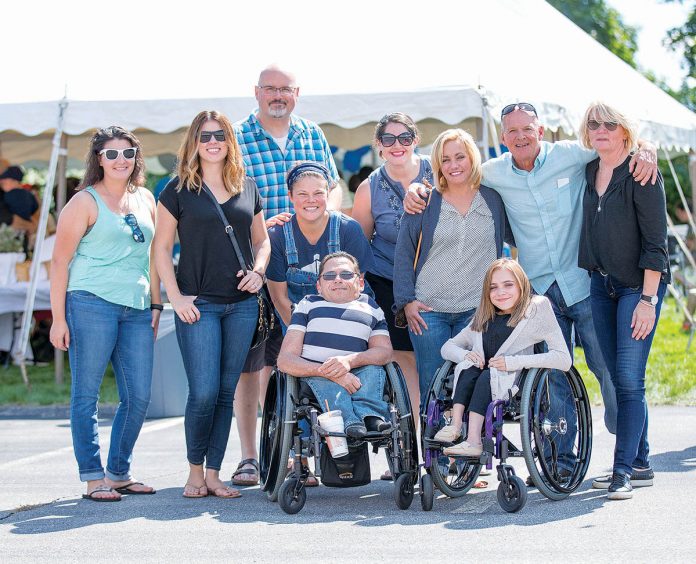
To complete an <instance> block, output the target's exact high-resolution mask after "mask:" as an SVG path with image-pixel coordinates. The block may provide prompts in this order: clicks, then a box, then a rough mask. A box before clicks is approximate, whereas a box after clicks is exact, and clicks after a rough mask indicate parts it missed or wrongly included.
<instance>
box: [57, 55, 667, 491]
mask: <svg viewBox="0 0 696 564" xmlns="http://www.w3.org/2000/svg"><path fill="white" fill-rule="evenodd" d="M298 95H299V88H298V86H297V85H296V83H295V79H294V77H293V75H292V74H291V73H289V72H287V71H285V70H283V69H280V68H278V67H269V68H266V69H264V70H263V71H262V72H261V74H260V76H259V81H258V85H256V86H255V96H256V99H257V101H258V109H257V110H256V111H254V112H253V113H252V114H251V115H250V116H249V117H248V118H247V119H245V120H243V121H241V122H239V123H237V124H234V125H233V124H231V123H230V121H229V120H228V118H227V117H225V116H223V115H221V114H219V113H218V112H214V111H204V112H201V113H200V114H198V115H197V116H196V117H195V119H194V120H193V122H192V123H191V126H190V127H189V129H188V131H187V133H186V134H185V137H184V141H183V143H182V145H181V148H180V150H179V154H178V160H177V170H176V173H177V174H176V177H175V178H174V179H173V180H172V181H171V182H170V183H169V184H168V185H167V187H166V188H165V189H164V190H163V191H162V193H161V194H160V196H159V201H158V203H155V200H154V198H153V197H152V195H151V193H150V192H149V191H148V190H146V189H145V188H143V183H142V174H143V155H142V148H141V145H140V142H139V141H138V139H137V138H136V137H135V136H134V135H133V134H132V133H131V132H128V131H126V130H124V129H122V128H120V127H117V126H113V127H109V128H106V129H101V130H99V131H97V133H96V134H95V135H94V137H93V138H92V141H91V144H90V151H89V155H88V158H87V172H86V174H85V178H84V179H83V181H82V185H81V187H82V190H81V191H80V192H79V193H78V194H77V195H76V196H75V197H74V198H73V199H72V200H71V201H70V203H69V204H68V205H67V206H66V207H65V208H64V210H63V212H62V214H61V216H60V219H59V222H58V230H57V240H56V245H55V250H54V255H53V267H52V275H51V303H52V309H53V327H52V330H51V341H52V343H53V344H54V346H56V347H58V348H61V349H63V350H68V352H69V356H70V365H71V372H72V393H71V399H72V401H71V428H72V434H73V443H74V449H75V455H76V458H77V461H78V466H79V472H80V479H81V480H82V481H85V482H87V492H86V494H85V495H84V497H86V498H89V499H91V500H94V501H118V500H120V499H121V496H122V495H124V494H141V495H148V494H153V493H155V490H154V489H153V488H152V487H150V486H147V485H145V484H142V483H141V482H138V481H136V480H135V478H134V477H133V476H132V474H131V471H130V463H131V457H132V452H133V447H134V444H135V441H136V439H137V436H138V433H139V431H140V428H141V426H142V424H143V421H144V418H145V414H146V410H147V405H148V402H149V394H150V381H151V376H152V362H153V345H154V339H155V336H156V332H157V326H158V321H159V315H160V312H161V311H162V300H161V296H160V281H161V284H162V285H163V286H164V289H165V291H166V296H167V299H168V301H169V302H170V303H171V305H172V308H173V309H174V311H175V313H176V318H175V321H176V333H177V339H178V343H179V347H180V349H181V353H182V358H183V361H184V367H185V370H186V374H187V378H188V382H189V396H188V400H187V405H186V413H185V424H184V426H185V434H186V448H187V459H188V463H189V476H188V479H187V481H186V484H185V487H184V492H183V495H184V497H190V498H198V497H205V496H208V495H213V496H217V497H223V498H236V497H239V496H240V495H241V493H240V491H239V490H238V489H236V488H234V487H232V486H228V485H226V484H225V482H224V481H223V480H222V478H221V477H220V470H221V465H222V461H223V456H224V453H225V449H226V446H227V442H228V438H229V434H230V431H231V423H232V413H233V411H234V414H235V415H236V418H237V426H238V430H239V436H240V444H241V451H242V460H241V462H240V463H239V465H238V467H237V469H236V471H235V472H234V474H233V477H232V485H251V484H255V483H257V482H258V462H257V458H258V455H257V451H256V441H255V434H256V420H257V410H258V404H259V402H261V403H262V404H263V401H264V396H265V388H266V386H267V383H268V378H269V375H270V372H271V369H272V367H274V366H276V365H277V366H278V367H279V368H280V369H281V370H283V371H285V372H287V373H289V374H292V375H294V376H298V377H307V382H308V384H309V385H310V387H311V388H312V390H313V392H314V393H315V395H316V396H317V397H318V398H320V399H322V404H324V401H323V400H326V404H327V405H329V406H330V408H338V409H341V411H342V412H344V418H345V421H346V432H347V434H349V435H351V436H354V437H361V436H364V434H365V433H366V432H368V431H373V430H383V429H386V428H388V426H389V423H388V422H387V421H386V415H387V414H386V412H385V405H384V402H383V401H381V394H382V387H383V385H384V371H383V370H381V366H382V365H384V364H386V363H387V362H389V361H390V360H394V361H396V362H398V364H399V365H400V366H401V368H402V370H403V372H404V375H405V379H406V383H407V386H408V390H409V394H410V397H411V400H412V403H413V410H414V413H415V412H418V409H419V407H418V404H419V398H420V403H422V402H423V398H424V396H425V395H426V394H427V392H428V386H429V384H430V379H431V378H432V377H433V375H434V373H435V371H436V370H437V368H438V367H439V366H440V364H441V363H442V362H443V359H449V360H452V361H455V362H457V363H458V366H457V377H458V380H457V385H456V386H455V392H454V394H455V397H454V400H455V402H454V403H455V410H454V417H453V419H452V424H451V425H449V426H447V427H445V428H443V429H442V430H441V431H440V433H441V434H442V437H441V438H444V439H447V440H450V441H451V442H454V443H456V444H454V446H452V447H450V451H448V454H452V455H464V456H468V455H476V454H477V453H478V454H480V452H481V448H482V447H481V439H480V429H481V423H482V421H483V418H482V414H483V413H485V406H486V405H487V403H488V402H490V398H491V397H492V395H491V394H492V391H491V387H492V386H493V384H494V381H496V382H497V381H498V378H497V375H499V374H505V373H510V372H515V371H517V370H520V369H522V368H526V367H531V366H544V367H549V368H557V369H561V370H567V369H568V368H569V366H570V364H571V359H572V352H573V340H574V335H577V336H578V337H579V339H580V340H581V342H582V345H583V347H584V349H585V353H586V358H587V362H588V365H589V367H590V369H591V370H592V371H593V372H594V374H595V376H596V377H597V379H598V380H599V382H600V385H601V390H602V396H603V399H604V404H605V424H606V426H607V428H608V430H609V431H610V432H612V433H615V434H616V450H615V460H614V468H613V473H612V475H611V476H608V477H607V476H604V477H601V478H598V479H597V480H595V481H594V483H593V485H594V486H595V487H598V488H599V487H601V488H608V489H609V494H608V495H609V497H610V498H612V499H624V498H627V497H630V496H631V495H632V485H633V486H636V485H651V484H652V478H653V473H652V470H651V468H650V463H649V458H648V441H647V404H646V401H645V366H646V362H647V358H648V353H649V350H650V344H651V341H652V338H653V336H654V332H655V325H656V323H657V319H658V317H659V311H660V306H661V303H662V299H663V296H664V291H665V287H666V284H667V283H668V282H669V277H670V273H669V264H668V257H667V247H666V210H665V196H664V188H663V185H662V179H661V176H660V174H659V171H658V170H657V167H656V164H655V163H656V149H655V147H654V146H652V145H651V144H650V143H647V142H639V141H638V140H637V138H636V134H635V126H634V125H633V124H632V122H630V121H629V120H628V119H627V118H626V117H625V116H623V115H622V114H621V113H620V112H619V111H618V110H616V109H614V108H611V107H609V106H606V105H604V104H601V103H596V104H592V105H591V106H590V107H589V108H588V110H587V114H586V116H585V118H584V121H583V124H582V135H581V138H582V145H583V146H581V145H580V144H578V143H575V142H560V143H555V144H552V143H547V142H545V141H543V135H544V128H543V126H542V125H541V124H540V122H539V119H538V116H537V112H536V110H535V108H534V107H533V106H532V105H531V104H528V103H514V104H510V105H509V106H506V107H505V108H503V111H502V115H501V129H502V140H503V142H504V144H505V145H506V146H507V148H508V149H509V152H507V153H505V154H504V155H503V156H502V157H499V158H497V159H493V160H491V161H488V162H486V163H482V162H481V157H480V152H479V150H478V148H477V146H476V143H475V141H474V140H473V138H472V137H471V136H470V135H469V134H468V133H466V132H465V131H463V130H460V129H449V130H447V131H444V132H443V133H441V134H440V135H439V136H438V138H437V139H436V140H435V143H434V145H433V148H432V155H431V157H430V158H428V157H426V156H423V155H420V154H419V153H418V152H417V151H416V148H417V146H418V144H419V142H420V135H419V132H418V128H417V126H416V124H415V123H414V121H413V120H412V119H411V118H410V117H409V116H407V115H404V114H402V113H392V114H388V115H386V116H384V117H383V118H382V119H381V120H379V122H378V124H377V127H376V130H375V138H374V147H375V150H376V151H377V152H378V154H379V156H380V157H381V158H382V160H383V161H384V162H383V164H382V165H381V166H380V167H379V168H378V169H376V170H375V171H373V172H372V174H371V175H370V176H369V177H368V178H367V179H366V180H364V181H363V182H362V183H361V184H360V186H359V187H358V189H357V191H356V194H355V200H354V203H353V209H352V218H351V217H348V216H346V215H343V214H341V213H339V212H338V211H335V210H338V209H340V206H341V191H340V189H336V187H337V181H338V173H337V170H336V166H335V164H334V161H333V158H332V156H331V151H330V148H329V145H328V143H327V141H326V139H325V137H324V135H323V133H322V131H321V129H320V128H319V127H318V126H317V125H316V124H314V123H312V122H309V121H307V120H304V119H302V118H300V117H298V116H296V115H295V114H294V113H293V110H294V106H295V102H296V100H297V97H298ZM177 235H178V238H179V241H180V245H181V250H180V258H179V263H178V266H177V269H176V272H175V269H174V267H173V264H172V260H171V256H172V247H173V245H174V241H175V237H176V236H177ZM506 242H507V243H509V244H510V245H514V246H515V247H516V248H517V249H518V253H519V254H518V261H513V260H510V259H504V258H501V257H502V256H503V249H504V243H506ZM588 273H589V274H590V275H588ZM265 287H267V289H268V292H269V294H270V297H271V300H272V303H273V306H274V308H275V310H276V314H277V317H278V323H276V324H274V325H273V329H272V331H271V333H270V335H269V337H268V339H267V340H266V341H265V342H264V343H263V344H262V345H260V346H255V347H251V345H252V340H253V339H254V334H255V332H256V330H257V322H258V316H259V303H260V300H259V299H258V296H257V294H258V293H259V292H261V291H264V288H265ZM94 335H99V337H100V338H99V339H95V338H94ZM542 342H543V343H545V344H546V352H544V353H541V354H537V355H535V354H533V353H534V350H533V345H535V344H539V343H542ZM109 361H111V362H112V365H113V367H114V372H115V375H116V380H117V385H118V390H119V395H120V399H121V402H120V404H119V407H118V410H117V413H116V416H115V418H114V422H113V427H112V440H111V444H110V449H109V454H108V458H107V464H106V469H104V467H103V466H102V462H101V457H100V452H99V447H98V444H99V443H98V434H97V400H98V391H99V385H100V383H101V380H102V378H103V374H104V371H105V369H106V366H107V364H108V362H109ZM467 410H468V411H469V422H470V424H469V432H468V436H467V437H465V439H466V440H463V441H461V442H458V443H457V441H458V440H459V439H460V438H461V434H462V425H461V421H462V417H463V415H464V412H465V411H467ZM303 463H306V461H303ZM386 477H388V476H385V478H386ZM311 478H312V477H310V480H311ZM307 485H316V479H314V484H312V483H311V481H310V482H309V483H308V484H307Z"/></svg>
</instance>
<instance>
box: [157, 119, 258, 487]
mask: <svg viewBox="0 0 696 564" xmlns="http://www.w3.org/2000/svg"><path fill="white" fill-rule="evenodd" d="M204 184H205V186H207V187H208V188H209V189H210V191H211V192H212V194H213V195H214V197H215V199H216V200H217V201H218V203H219V204H220V206H221V207H222V210H223V212H224V214H225V217H226V218H227V221H228V222H229V225H231V226H232V228H233V229H234V233H235V235H236V238H237V241H238V242H239V246H240V249H241V252H242V255H243V257H244V261H245V262H246V264H247V265H253V267H252V268H251V269H249V270H248V271H247V270H246V265H243V264H239V261H238V260H237V257H236V254H235V252H234V247H233V246H232V243H231V241H230V240H229V238H228V236H227V234H226V233H225V228H224V226H223V224H222V221H221V220H220V217H219V216H218V214H217V210H216V207H215V205H214V203H213V202H212V200H211V199H210V197H209V195H208V194H206V193H205V191H204V190H203V185H204ZM157 211H158V221H157V231H156V234H155V242H154V245H153V247H154V253H155V263H156V265H157V270H158V272H159V273H160V277H161V279H162V282H163V283H164V287H165V288H166V290H167V296H168V297H169V301H170V302H171V304H172V307H173V308H174V310H175V312H176V318H175V321H176V334H177V339H178V341H179V348H180V349H181V356H182V358H183V360H184V367H185V368H186V376H187V378H188V383H189V395H188V401H187V403H186V414H185V420H184V429H185V432H186V450H187V458H188V462H189V466H190V471H189V477H188V480H187V482H186V486H185V487H184V494H183V495H184V497H205V496H207V495H214V496H216V497H224V498H234V497H239V496H240V495H241V494H240V493H239V491H238V490H236V489H233V488H229V487H227V486H225V484H224V483H223V482H222V481H221V480H220V476H219V475H220V466H221V465H222V459H223V456H224V453H225V449H226V447H227V440H228V437H229V434H230V426H231V423H232V402H233V400H234V392H235V388H236V387H237V382H238V380H239V374H240V372H241V370H242V367H243V366H244V360H245V359H246V356H247V353H248V352H249V346H250V344H251V341H252V337H253V334H254V330H255V327H256V322H257V320H258V304H257V300H256V296H255V294H256V293H257V292H258V291H259V290H260V289H261V287H262V285H263V282H264V279H265V275H264V272H265V270H266V265H267V264H268V259H269V256H270V250H271V246H270V243H269V240H268V233H267V231H266V224H265V222H264V219H263V211H262V208H261V197H260V195H259V191H258V189H257V187H256V184H255V183H254V181H253V180H251V179H250V178H248V177H246V176H245V173H244V164H243V162H242V156H241V152H240V150H239V146H238V145H237V141H236V138H235V136H234V132H233V130H232V125H231V124H230V122H229V120H228V119H227V118H226V117H225V116H223V115H221V114H219V113H218V112H215V111H206V112H201V113H200V114H198V115H197V116H196V117H195V119H194V120H193V123H191V126H190V127H189V130H188V132H187V134H186V138H185V140H184V142H183V144H182V146H181V149H180V150H179V155H178V165H177V177H176V178H174V179H173V180H172V181H171V182H170V183H169V184H168V185H167V187H166V188H165V189H164V190H163V191H162V193H161V194H160V198H159V205H158V210H157ZM177 232H178V234H179V240H180V242H181V255H180V258H179V265H178V268H177V272H176V276H175V274H174V267H173V266H172V261H171V256H172V247H173V245H174V235H175V234H176V233H177ZM244 272H246V274H244ZM204 463H205V471H204V468H203V464H204Z"/></svg>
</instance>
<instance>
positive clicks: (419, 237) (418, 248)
mask: <svg viewBox="0 0 696 564" xmlns="http://www.w3.org/2000/svg"><path fill="white" fill-rule="evenodd" d="M434 189H435V188H430V191H429V192H428V201H427V202H426V204H425V206H426V208H427V207H428V204H429V203H430V196H431V195H432V193H433V190H434ZM423 214H425V211H424V212H423ZM422 242H423V216H422V215H421V229H420V233H419V234H418V246H417V247H416V258H414V259H413V270H414V272H415V270H416V266H417V265H418V257H419V256H420V250H421V243H422Z"/></svg>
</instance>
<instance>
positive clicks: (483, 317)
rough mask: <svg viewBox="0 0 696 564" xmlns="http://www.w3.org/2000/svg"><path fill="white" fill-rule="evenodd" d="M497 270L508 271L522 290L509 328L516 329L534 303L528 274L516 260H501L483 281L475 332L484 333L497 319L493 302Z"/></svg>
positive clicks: (492, 266)
mask: <svg viewBox="0 0 696 564" xmlns="http://www.w3.org/2000/svg"><path fill="white" fill-rule="evenodd" d="M496 270H507V271H508V272H509V273H510V274H512V276H513V277H514V278H515V281H516V282H517V287H518V288H519V289H520V299H519V301H518V302H517V303H516V304H515V307H514V308H513V310H512V313H511V314H510V321H508V327H515V326H516V325H517V324H518V323H519V322H520V321H521V320H522V319H523V318H524V316H525V314H526V312H527V308H528V307H529V304H530V303H531V301H532V285H531V284H530V282H529V278H527V274H526V273H525V271H524V270H523V269H522V267H521V266H520V263H518V262H517V261H516V260H512V259H508V258H501V259H498V260H495V261H493V262H492V263H491V265H490V266H489V267H488V270H487V271H486V276H485V277H484V279H483V291H482V292H481V303H480V304H479V306H478V308H477V309H476V313H475V314H474V319H473V321H472V322H471V328H472V329H473V330H474V331H479V332H484V331H485V330H486V329H488V324H489V323H490V322H491V321H493V319H495V316H496V307H495V306H494V305H493V302H492V301H491V284H492V282H493V274H494V273H495V271H496Z"/></svg>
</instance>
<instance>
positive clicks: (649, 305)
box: [638, 300, 655, 309]
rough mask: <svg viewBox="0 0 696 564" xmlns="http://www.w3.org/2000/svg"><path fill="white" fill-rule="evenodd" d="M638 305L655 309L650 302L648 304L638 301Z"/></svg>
mask: <svg viewBox="0 0 696 564" xmlns="http://www.w3.org/2000/svg"><path fill="white" fill-rule="evenodd" d="M638 303H639V304H643V305H645V306H648V307H651V308H653V309H655V306H654V305H652V304H651V303H650V302H646V301H645V300H638Z"/></svg>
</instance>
